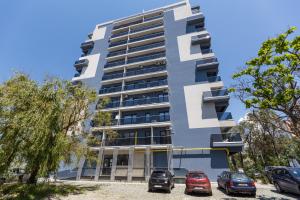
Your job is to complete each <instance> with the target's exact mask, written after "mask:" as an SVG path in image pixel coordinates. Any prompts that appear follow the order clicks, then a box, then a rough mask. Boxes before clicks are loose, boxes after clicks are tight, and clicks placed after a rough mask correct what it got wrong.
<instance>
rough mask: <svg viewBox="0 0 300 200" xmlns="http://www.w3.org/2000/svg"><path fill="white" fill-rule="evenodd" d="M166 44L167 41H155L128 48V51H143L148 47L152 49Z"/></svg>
mask: <svg viewBox="0 0 300 200" xmlns="http://www.w3.org/2000/svg"><path fill="white" fill-rule="evenodd" d="M164 45H165V42H155V43H152V44H147V45H143V46H138V47H131V48H129V49H128V53H131V52H135V51H142V50H146V49H152V48H155V47H161V46H164Z"/></svg>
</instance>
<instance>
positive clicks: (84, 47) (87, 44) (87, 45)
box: [80, 41, 94, 53]
mask: <svg viewBox="0 0 300 200" xmlns="http://www.w3.org/2000/svg"><path fill="white" fill-rule="evenodd" d="M80 48H81V49H82V51H83V52H84V53H87V52H88V51H89V50H90V49H92V48H94V41H89V42H84V43H81V45H80Z"/></svg>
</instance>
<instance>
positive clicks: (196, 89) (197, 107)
mask: <svg viewBox="0 0 300 200" xmlns="http://www.w3.org/2000/svg"><path fill="white" fill-rule="evenodd" d="M215 87H223V82H222V81H219V82H214V83H206V84H197V85H189V86H184V88H183V89H184V97H185V105H186V111H187V118H188V124H189V128H211V127H220V122H219V120H218V118H212V119H202V106H203V105H202V104H203V103H202V96H203V92H204V91H209V90H210V89H211V88H215Z"/></svg>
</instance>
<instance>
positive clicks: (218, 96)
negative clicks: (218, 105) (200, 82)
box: [203, 89, 230, 102]
mask: <svg viewBox="0 0 300 200" xmlns="http://www.w3.org/2000/svg"><path fill="white" fill-rule="evenodd" d="M229 98H230V97H229V94H228V90H227V89H220V90H211V91H206V92H203V101H204V102H224V101H226V102H227V101H229Z"/></svg>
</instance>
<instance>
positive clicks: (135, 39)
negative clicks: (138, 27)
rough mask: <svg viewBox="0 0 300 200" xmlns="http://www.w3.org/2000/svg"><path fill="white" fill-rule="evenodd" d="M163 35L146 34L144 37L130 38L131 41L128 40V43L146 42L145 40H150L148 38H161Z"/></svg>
mask: <svg viewBox="0 0 300 200" xmlns="http://www.w3.org/2000/svg"><path fill="white" fill-rule="evenodd" d="M163 35H164V32H158V33H151V34H147V35H144V36H140V37H136V38H131V39H129V43H130V42H137V41H140V40H146V39H150V38H155V37H159V36H163Z"/></svg>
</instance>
